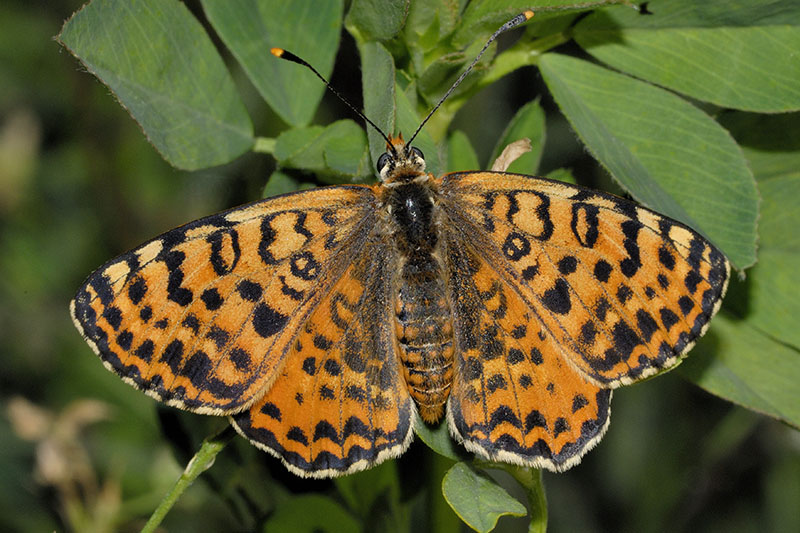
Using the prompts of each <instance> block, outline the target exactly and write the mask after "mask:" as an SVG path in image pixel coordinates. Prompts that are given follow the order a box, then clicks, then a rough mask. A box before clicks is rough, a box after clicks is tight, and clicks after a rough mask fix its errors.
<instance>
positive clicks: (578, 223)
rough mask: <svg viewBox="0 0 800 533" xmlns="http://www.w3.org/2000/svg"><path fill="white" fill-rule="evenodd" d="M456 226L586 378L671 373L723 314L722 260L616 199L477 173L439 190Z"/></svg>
mask: <svg viewBox="0 0 800 533" xmlns="http://www.w3.org/2000/svg"><path fill="white" fill-rule="evenodd" d="M442 190H443V196H445V197H446V198H447V201H446V202H443V206H444V208H445V210H446V211H447V212H448V217H449V218H450V219H451V220H452V221H453V224H454V226H456V227H460V228H468V229H467V231H468V232H473V233H474V234H475V235H477V237H476V239H477V242H478V244H477V245H476V246H477V247H478V249H480V253H481V254H482V255H483V256H484V257H485V258H486V261H487V262H488V263H489V264H490V265H491V267H492V268H493V269H494V270H495V272H496V273H497V275H498V276H499V278H500V279H501V280H502V282H503V283H507V284H509V286H510V287H511V288H513V290H514V291H516V292H517V293H518V294H519V297H520V298H522V299H523V300H524V301H525V302H526V305H527V306H528V309H529V311H530V314H531V316H532V319H533V320H534V322H535V323H536V324H537V325H538V326H540V327H541V328H542V329H543V330H544V332H545V333H546V334H547V335H551V336H552V337H553V338H554V339H555V340H556V341H557V342H556V343H555V344H554V346H555V347H556V349H558V350H560V351H562V352H563V353H564V354H565V356H566V360H567V361H568V362H569V363H570V364H571V365H572V366H573V367H574V368H575V369H577V370H578V371H579V372H581V373H582V374H583V375H584V376H585V377H586V378H588V379H590V380H592V381H593V382H595V383H597V384H599V385H601V386H603V387H612V388H613V387H616V386H618V385H620V384H623V383H629V382H631V381H634V380H636V379H641V378H643V377H646V376H648V375H652V374H653V373H655V372H657V371H659V370H662V369H665V368H669V367H671V366H673V365H674V364H675V363H677V361H678V360H679V358H680V356H681V355H683V354H684V353H686V351H687V350H688V349H689V348H690V347H691V346H692V345H693V343H694V341H695V340H696V339H697V338H698V337H699V336H700V335H702V334H703V332H704V331H705V328H706V327H707V324H708V321H709V320H710V319H711V317H712V316H713V314H714V313H715V312H716V311H717V309H718V308H719V304H720V301H721V298H722V296H723V294H724V291H725V287H726V285H727V280H728V275H729V265H728V262H727V260H726V259H725V257H724V256H723V255H722V253H720V252H719V251H718V250H717V249H716V248H715V247H714V246H713V245H712V244H710V243H709V242H708V241H707V240H706V239H704V238H703V237H702V236H700V235H699V234H698V233H696V232H695V231H693V230H691V229H689V228H687V227H686V226H684V225H682V224H680V223H679V222H676V221H673V220H671V219H669V218H667V217H664V216H662V215H658V214H656V213H654V212H652V211H649V210H647V209H644V208H642V207H639V206H637V205H636V204H634V203H632V202H629V201H626V200H623V199H621V198H617V197H614V196H611V195H608V194H603V193H598V192H595V191H590V190H587V189H583V188H580V187H576V186H572V185H568V184H563V183H559V182H553V181H549V180H545V179H541V178H534V177H530V176H522V175H515V174H498V173H490V172H482V173H481V172H475V173H464V174H453V175H449V176H446V177H445V178H444V179H443V185H442Z"/></svg>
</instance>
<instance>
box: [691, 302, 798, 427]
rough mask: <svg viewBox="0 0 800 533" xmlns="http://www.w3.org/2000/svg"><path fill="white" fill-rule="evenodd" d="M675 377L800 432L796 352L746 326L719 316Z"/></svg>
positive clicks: (725, 316) (722, 314)
mask: <svg viewBox="0 0 800 533" xmlns="http://www.w3.org/2000/svg"><path fill="white" fill-rule="evenodd" d="M712 353H713V354H714V356H713V357H712V356H711V354H712ZM678 372H680V373H681V374H682V375H684V376H686V377H687V378H689V379H691V380H692V381H694V382H695V383H697V384H698V385H700V386H701V387H703V388H704V389H706V390H707V391H709V392H711V393H712V394H716V395H717V396H721V397H723V398H726V399H728V400H730V401H732V402H734V403H737V404H739V405H742V406H744V407H747V408H748V409H752V410H753V411H758V412H760V413H764V414H766V415H768V416H771V417H773V418H777V419H779V420H783V421H784V422H786V423H787V424H791V425H792V426H794V427H796V428H800V402H798V401H797V399H798V398H800V351H798V350H796V349H793V348H791V347H789V346H787V345H785V344H783V343H781V342H777V341H775V340H774V339H772V338H771V337H769V336H767V335H764V333H763V332H761V331H759V330H758V329H756V328H755V327H753V326H752V325H751V324H749V323H748V322H746V321H741V320H735V319H732V318H731V317H729V316H728V315H727V314H726V313H720V315H719V316H717V317H715V318H714V322H713V324H712V327H711V330H710V331H709V332H708V333H707V334H706V336H705V337H704V338H703V339H701V341H700V342H699V343H698V345H697V347H696V348H695V349H694V351H693V352H692V355H691V356H690V357H688V358H687V359H686V360H685V361H684V362H683V363H682V364H681V366H680V367H678Z"/></svg>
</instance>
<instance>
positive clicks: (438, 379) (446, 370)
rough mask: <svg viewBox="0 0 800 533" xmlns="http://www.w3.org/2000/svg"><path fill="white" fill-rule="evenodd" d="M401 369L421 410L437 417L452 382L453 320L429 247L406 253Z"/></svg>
mask: <svg viewBox="0 0 800 533" xmlns="http://www.w3.org/2000/svg"><path fill="white" fill-rule="evenodd" d="M395 329H396V332H397V340H398V344H399V346H400V358H401V361H402V363H403V372H404V374H405V378H406V383H407V384H408V388H409V391H410V392H411V396H412V397H413V398H414V400H415V401H416V402H417V406H418V407H419V414H420V416H422V419H423V420H425V421H426V422H436V421H438V420H439V419H441V417H442V414H443V413H444V406H445V402H447V397H448V396H449V395H450V387H451V385H452V383H453V324H452V321H451V318H450V306H449V305H448V303H447V297H446V292H445V285H444V281H443V279H442V276H441V273H440V267H439V264H438V261H437V260H436V259H435V258H434V256H433V255H431V254H430V253H427V252H422V253H416V254H413V255H411V256H410V257H407V258H406V262H405V264H404V265H403V268H402V271H401V274H400V283H399V290H398V294H397V299H396V300H395Z"/></svg>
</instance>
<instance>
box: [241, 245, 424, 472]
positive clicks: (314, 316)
mask: <svg viewBox="0 0 800 533" xmlns="http://www.w3.org/2000/svg"><path fill="white" fill-rule="evenodd" d="M396 265H397V251H396V249H395V248H394V246H392V244H391V243H388V242H386V241H385V240H384V239H382V238H381V236H380V234H379V232H377V231H376V232H374V233H373V235H372V237H371V238H370V239H369V240H367V242H366V243H365V245H364V246H362V247H361V248H360V249H359V251H358V253H357V254H356V256H355V258H354V260H353V262H352V264H350V265H349V266H348V268H347V270H346V271H345V272H344V274H343V275H342V276H341V278H340V279H339V281H338V282H337V283H336V284H335V285H334V286H333V287H332V288H331V289H330V291H329V292H328V293H327V294H326V295H325V296H324V298H323V300H322V301H321V302H320V305H319V306H318V307H317V308H316V309H315V310H314V311H313V312H312V313H311V314H310V316H309V318H308V321H307V322H306V323H305V325H304V326H303V328H302V329H301V331H300V332H299V333H298V335H297V337H296V339H295V341H294V342H293V344H292V346H291V349H290V353H289V356H288V358H287V363H286V365H285V366H284V368H283V371H282V373H281V375H280V376H279V377H278V378H277V379H276V381H275V382H274V383H273V385H272V387H271V388H270V390H269V392H267V394H266V395H265V396H264V397H263V398H262V399H260V400H259V401H257V402H256V403H255V404H254V405H253V406H252V407H251V408H250V409H249V411H245V412H243V413H241V414H238V415H236V416H234V417H233V423H234V426H235V427H236V428H237V429H238V431H239V432H240V433H241V434H242V435H243V436H245V437H246V438H248V439H250V440H251V442H253V443H254V444H255V445H256V446H258V447H260V448H262V449H264V450H266V451H268V452H270V453H272V454H273V455H275V456H277V457H279V458H280V459H281V460H282V461H283V462H284V464H286V466H287V467H288V468H289V469H290V470H292V471H293V472H295V473H297V474H299V475H301V476H311V477H330V476H334V475H342V474H345V473H348V472H352V471H357V470H362V469H364V468H368V467H370V466H373V465H375V464H377V463H379V462H381V461H383V460H384V459H386V458H389V457H396V456H398V455H400V454H401V453H402V452H403V451H405V449H406V448H407V447H408V444H409V443H410V440H411V437H412V428H413V418H414V416H415V415H414V413H415V408H414V404H413V401H412V400H411V397H410V395H409V392H408V388H407V387H406V384H405V381H404V380H403V376H402V373H401V370H400V366H399V365H400V362H399V358H398V354H397V344H396V340H395V332H394V321H393V302H394V287H395V283H394V280H395V273H396V270H397V268H396Z"/></svg>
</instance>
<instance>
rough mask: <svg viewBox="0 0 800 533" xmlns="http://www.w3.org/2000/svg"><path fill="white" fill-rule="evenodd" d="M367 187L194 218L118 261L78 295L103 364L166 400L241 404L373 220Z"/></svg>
mask: <svg viewBox="0 0 800 533" xmlns="http://www.w3.org/2000/svg"><path fill="white" fill-rule="evenodd" d="M376 209H377V200H376V198H375V196H374V193H373V192H372V191H371V190H370V189H369V188H368V187H357V186H343V187H328V188H323V189H316V190H313V191H305V192H302V193H295V194H289V195H284V196H281V197H276V198H270V199H267V200H262V201H259V202H255V203H253V204H250V205H246V206H242V207H239V208H235V209H232V210H230V211H227V212H223V213H220V214H217V215H213V216H211V217H207V218H203V219H200V220H198V221H195V222H191V223H189V224H187V225H185V226H182V227H180V228H177V229H174V230H172V231H169V232H167V233H165V234H163V235H161V236H160V237H157V238H156V239H153V240H151V241H150V242H148V243H146V244H144V245H142V246H140V247H138V248H136V249H134V250H132V251H130V252H128V253H126V254H123V255H122V256H120V257H118V258H116V259H114V260H112V261H110V262H109V263H107V264H106V265H104V266H103V267H101V268H100V269H98V270H97V271H96V272H94V273H93V274H91V275H90V276H89V278H88V279H87V280H86V281H85V283H84V284H83V286H82V287H81V288H80V289H79V290H78V293H77V295H76V296H75V299H74V300H73V301H72V302H71V305H70V308H71V311H72V316H73V320H74V322H75V324H76V326H77V328H78V329H79V330H80V331H81V333H82V334H83V336H84V338H85V339H86V341H87V342H88V343H89V344H90V346H92V348H93V349H94V351H95V352H96V353H97V354H98V355H99V356H100V358H101V359H102V360H103V362H104V364H105V365H106V367H107V368H108V369H109V370H111V371H113V372H115V373H116V374H118V375H119V376H120V377H122V378H123V379H124V380H125V381H126V382H128V383H130V384H131V385H133V386H134V387H136V388H137V389H141V390H143V391H144V392H146V393H147V394H149V395H150V396H153V397H155V398H157V399H159V400H163V401H165V402H166V403H168V404H170V405H174V406H177V407H181V408H184V409H187V410H190V411H194V412H198V413H206V414H226V413H233V412H237V411H241V410H243V409H245V408H246V407H248V406H249V405H250V404H252V403H253V402H254V401H255V400H256V399H257V398H259V397H260V395H262V394H263V392H264V391H265V390H266V388H267V387H268V386H269V385H270V384H271V382H272V381H273V380H274V379H275V377H276V376H277V375H278V373H279V371H280V368H281V365H282V363H283V361H284V360H285V358H286V355H287V353H288V352H289V350H290V348H291V345H292V342H293V340H294V338H295V337H297V335H298V330H299V329H300V327H301V326H302V324H303V323H304V322H305V320H306V318H307V316H308V315H309V313H310V312H311V311H312V310H313V309H314V308H315V306H316V305H317V303H318V301H319V299H320V298H321V295H322V294H324V292H325V288H326V287H330V286H332V285H333V284H334V283H335V282H336V280H337V279H338V278H339V276H340V275H341V274H342V272H343V271H344V270H345V269H346V267H347V265H348V264H349V263H350V262H351V261H352V256H353V255H354V254H355V253H356V251H357V250H360V249H361V248H363V246H364V240H365V238H366V236H367V235H369V229H371V228H372V227H373V226H374V223H375V213H376Z"/></svg>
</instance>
